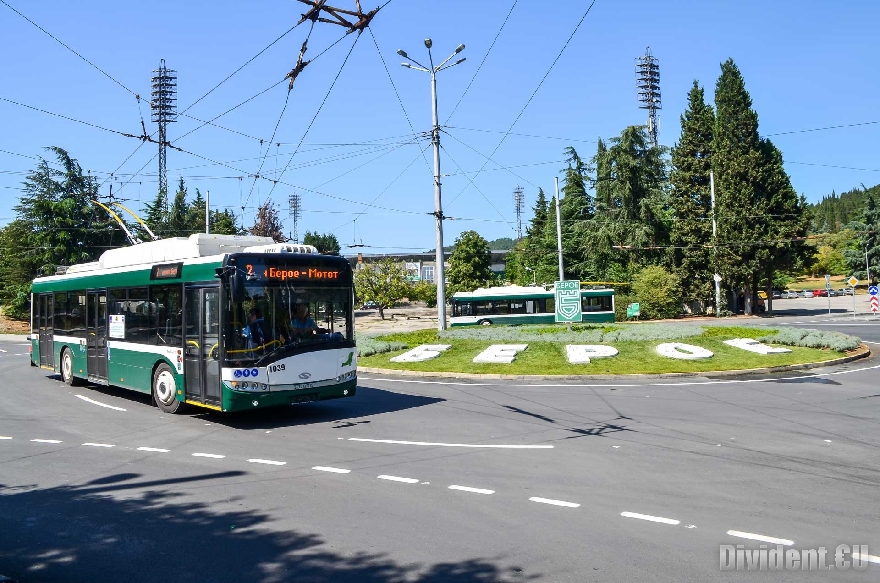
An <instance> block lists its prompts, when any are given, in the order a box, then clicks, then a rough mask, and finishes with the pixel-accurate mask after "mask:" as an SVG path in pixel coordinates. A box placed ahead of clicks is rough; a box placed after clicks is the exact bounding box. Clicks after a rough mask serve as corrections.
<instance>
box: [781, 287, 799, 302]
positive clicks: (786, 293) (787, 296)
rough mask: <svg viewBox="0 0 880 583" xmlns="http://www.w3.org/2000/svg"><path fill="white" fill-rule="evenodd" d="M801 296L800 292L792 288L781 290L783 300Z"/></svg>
mask: <svg viewBox="0 0 880 583" xmlns="http://www.w3.org/2000/svg"><path fill="white" fill-rule="evenodd" d="M799 297H801V294H800V293H798V292H796V291H794V290H793V289H789V290H786V291H784V292H782V299H784V300H793V299H795V298H799Z"/></svg>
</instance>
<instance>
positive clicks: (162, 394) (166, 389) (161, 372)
mask: <svg viewBox="0 0 880 583" xmlns="http://www.w3.org/2000/svg"><path fill="white" fill-rule="evenodd" d="M176 397H177V382H176V381H175V379H174V372H173V371H172V370H171V367H170V366H168V365H167V364H164V363H163V364H160V365H159V366H157V367H156V372H155V373H153V400H154V401H156V405H157V406H158V407H159V409H161V410H162V411H163V412H164V413H177V411H178V410H179V409H180V406H181V403H180V401H178V400H177V398H176Z"/></svg>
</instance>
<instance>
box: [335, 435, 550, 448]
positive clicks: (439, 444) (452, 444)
mask: <svg viewBox="0 0 880 583" xmlns="http://www.w3.org/2000/svg"><path fill="white" fill-rule="evenodd" d="M348 440H349V441H365V442H368V443H393V444H396V445H427V446H430V447H477V448H494V449H553V446H552V445H493V444H487V445H475V444H470V443H435V442H432V441H400V440H397V439H364V438H360V437H349V438H348Z"/></svg>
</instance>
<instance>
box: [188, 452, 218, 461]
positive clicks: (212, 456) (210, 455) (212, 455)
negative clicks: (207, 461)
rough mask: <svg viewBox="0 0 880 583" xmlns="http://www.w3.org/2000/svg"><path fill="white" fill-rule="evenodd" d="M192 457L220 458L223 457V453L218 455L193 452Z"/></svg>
mask: <svg viewBox="0 0 880 583" xmlns="http://www.w3.org/2000/svg"><path fill="white" fill-rule="evenodd" d="M193 457H209V458H212V459H217V460H221V459H223V458H225V457H226V456H225V455H220V454H219V453H194V454H193Z"/></svg>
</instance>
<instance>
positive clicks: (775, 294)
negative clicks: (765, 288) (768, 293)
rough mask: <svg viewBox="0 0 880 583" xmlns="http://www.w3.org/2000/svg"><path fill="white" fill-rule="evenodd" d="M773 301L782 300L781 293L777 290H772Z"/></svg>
mask: <svg viewBox="0 0 880 583" xmlns="http://www.w3.org/2000/svg"><path fill="white" fill-rule="evenodd" d="M773 299H774V300H781V299H782V291H781V290H778V289H775V290H773Z"/></svg>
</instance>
